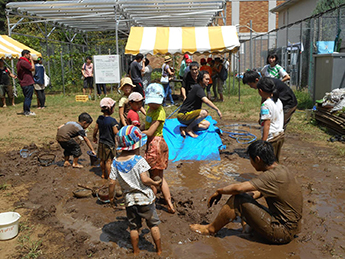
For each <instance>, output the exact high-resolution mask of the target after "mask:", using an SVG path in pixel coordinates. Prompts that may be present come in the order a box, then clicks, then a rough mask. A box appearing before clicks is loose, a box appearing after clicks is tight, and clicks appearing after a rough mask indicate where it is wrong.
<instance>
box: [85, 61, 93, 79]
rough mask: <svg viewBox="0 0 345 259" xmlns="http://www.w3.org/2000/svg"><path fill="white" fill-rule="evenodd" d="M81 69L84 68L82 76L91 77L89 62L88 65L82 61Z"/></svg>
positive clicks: (91, 65)
mask: <svg viewBox="0 0 345 259" xmlns="http://www.w3.org/2000/svg"><path fill="white" fill-rule="evenodd" d="M82 69H83V70H84V76H85V77H93V64H92V63H90V65H88V64H87V63H84V65H83V67H82Z"/></svg>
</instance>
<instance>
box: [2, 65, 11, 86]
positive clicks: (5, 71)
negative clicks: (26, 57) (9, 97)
mask: <svg viewBox="0 0 345 259" xmlns="http://www.w3.org/2000/svg"><path fill="white" fill-rule="evenodd" d="M0 73H1V77H0V85H6V86H7V85H9V84H10V76H9V71H8V69H7V68H6V67H4V68H3V69H0Z"/></svg>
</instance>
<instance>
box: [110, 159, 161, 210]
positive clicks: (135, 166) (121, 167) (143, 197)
mask: <svg viewBox="0 0 345 259" xmlns="http://www.w3.org/2000/svg"><path fill="white" fill-rule="evenodd" d="M150 168H151V167H150V166H149V164H148V163H147V162H146V160H145V159H144V158H143V157H141V156H137V155H136V156H133V157H132V158H130V159H128V160H126V161H118V160H116V158H114V160H113V163H112V165H111V172H110V176H109V178H110V179H112V180H116V179H117V180H118V181H119V184H120V186H121V188H122V191H123V193H124V196H125V203H126V207H129V206H133V205H149V204H152V202H154V200H155V195H154V193H153V191H152V189H151V188H150V187H149V186H146V185H144V184H143V182H142V181H141V179H140V174H142V173H144V172H147V171H148V170H149V169H150Z"/></svg>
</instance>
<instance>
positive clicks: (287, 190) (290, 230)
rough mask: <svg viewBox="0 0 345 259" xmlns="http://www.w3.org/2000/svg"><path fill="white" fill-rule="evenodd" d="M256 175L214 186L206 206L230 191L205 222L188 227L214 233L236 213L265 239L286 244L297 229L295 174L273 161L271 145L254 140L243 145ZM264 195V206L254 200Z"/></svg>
mask: <svg viewBox="0 0 345 259" xmlns="http://www.w3.org/2000/svg"><path fill="white" fill-rule="evenodd" d="M247 154H248V155H249V157H250V162H251V164H252V166H253V167H254V168H255V170H256V171H258V172H260V171H261V173H259V175H258V176H257V177H254V178H252V179H251V180H249V181H244V182H241V183H234V184H231V185H228V186H225V187H223V188H219V189H217V190H216V191H215V192H214V194H212V196H211V197H210V198H209V199H208V202H207V205H208V207H209V208H210V207H211V206H212V204H213V202H215V204H217V203H218V202H219V200H220V199H221V198H222V195H225V194H227V195H231V196H230V198H229V199H228V201H227V203H226V204H225V205H223V207H222V208H221V210H220V211H219V213H218V215H217V217H216V218H215V219H214V221H212V223H210V224H208V225H200V224H192V225H190V228H191V230H193V231H195V232H197V233H199V234H203V235H215V234H216V233H217V232H218V231H219V230H221V229H222V228H223V227H224V226H225V225H227V224H228V223H230V222H232V221H233V220H234V219H235V218H236V217H237V216H239V217H241V219H242V220H244V221H245V222H246V223H247V224H248V225H249V226H250V227H251V228H253V229H254V231H255V232H256V233H257V234H259V235H260V237H258V238H260V239H262V238H264V239H266V240H267V241H268V242H269V243H275V244H286V243H289V242H290V241H291V240H292V239H294V237H295V235H296V234H297V233H298V232H299V231H300V228H301V219H302V210H303V195H302V189H301V186H300V185H299V183H298V182H297V180H296V178H295V175H294V174H293V173H292V172H290V171H289V169H288V168H286V167H284V166H282V165H279V164H278V163H276V160H275V157H274V151H273V147H272V145H271V144H270V143H268V142H267V141H262V140H257V141H255V142H253V143H252V144H250V146H249V147H248V148H247ZM261 197H263V198H265V200H266V203H267V205H268V206H267V207H265V206H263V205H261V204H259V203H258V202H257V201H256V200H257V199H259V198H261Z"/></svg>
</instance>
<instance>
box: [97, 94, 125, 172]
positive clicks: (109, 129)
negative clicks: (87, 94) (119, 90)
mask: <svg viewBox="0 0 345 259" xmlns="http://www.w3.org/2000/svg"><path fill="white" fill-rule="evenodd" d="M115 103H116V102H115V101H114V100H113V99H111V98H109V97H106V98H103V99H102V100H101V102H100V106H101V111H102V112H103V115H100V116H99V117H98V119H97V121H96V126H95V129H94V130H93V142H94V143H97V132H98V130H99V143H98V151H97V157H98V158H100V159H101V169H102V178H105V179H108V176H109V173H110V166H111V161H112V160H113V158H114V156H116V150H115V147H116V143H115V136H116V134H117V133H118V132H119V130H118V128H117V127H119V124H118V122H117V121H116V119H114V118H112V117H111V115H112V114H113V113H114V108H115Z"/></svg>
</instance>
